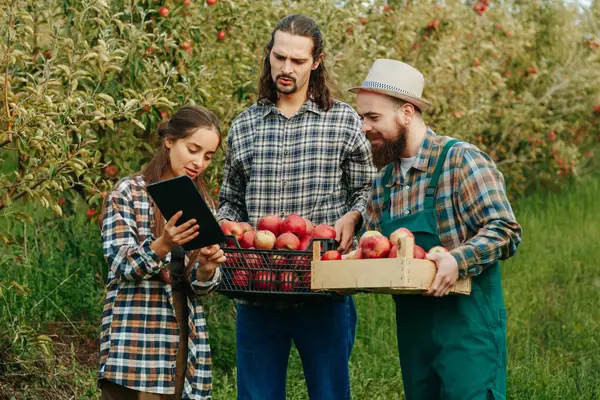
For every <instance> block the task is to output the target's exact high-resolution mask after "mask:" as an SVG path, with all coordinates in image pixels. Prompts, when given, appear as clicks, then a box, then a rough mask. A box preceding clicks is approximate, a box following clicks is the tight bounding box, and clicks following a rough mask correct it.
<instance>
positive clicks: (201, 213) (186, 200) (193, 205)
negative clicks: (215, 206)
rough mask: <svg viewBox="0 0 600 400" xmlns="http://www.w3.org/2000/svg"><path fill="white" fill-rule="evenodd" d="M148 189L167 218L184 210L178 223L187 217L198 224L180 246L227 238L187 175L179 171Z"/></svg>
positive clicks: (192, 247)
mask: <svg viewBox="0 0 600 400" xmlns="http://www.w3.org/2000/svg"><path fill="white" fill-rule="evenodd" d="M147 189H148V193H149V194H150V196H151V197H152V199H153V200H154V202H155V203H156V206H157V207H158V209H159V210H160V212H161V213H162V214H163V216H164V217H165V218H166V220H167V221H168V220H169V219H170V218H171V217H172V216H173V215H175V214H176V213H177V212H178V211H183V215H182V216H181V217H180V218H179V220H178V221H177V225H178V226H179V225H181V224H183V223H185V222H187V221H189V220H190V219H194V218H195V219H196V221H197V222H196V223H197V224H198V225H199V226H200V228H199V229H198V232H199V234H198V236H196V237H195V238H194V239H192V240H190V241H189V242H187V243H186V244H184V245H183V246H182V247H183V248H184V249H185V250H188V251H190V250H195V249H199V248H201V247H206V246H211V245H213V244H219V243H224V242H225V241H226V237H225V235H224V234H223V231H222V230H221V227H220V226H219V223H218V222H217V220H216V219H215V217H214V215H213V213H212V211H211V209H210V207H209V206H208V205H207V204H206V202H205V201H204V199H203V198H202V195H201V194H200V191H199V190H198V188H197V187H196V185H195V184H194V182H193V181H192V179H191V178H190V177H189V176H187V175H182V176H178V177H175V178H171V179H166V180H164V181H160V182H156V183H151V184H149V185H147Z"/></svg>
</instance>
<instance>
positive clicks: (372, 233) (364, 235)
mask: <svg viewBox="0 0 600 400" xmlns="http://www.w3.org/2000/svg"><path fill="white" fill-rule="evenodd" d="M370 236H383V234H382V233H381V232H378V231H366V232H365V233H363V234H362V235H361V236H360V239H359V240H358V241H359V242H360V241H361V240H363V239H365V238H368V237H370Z"/></svg>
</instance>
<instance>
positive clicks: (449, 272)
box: [425, 251, 458, 297]
mask: <svg viewBox="0 0 600 400" xmlns="http://www.w3.org/2000/svg"><path fill="white" fill-rule="evenodd" d="M425 258H426V259H427V260H430V261H433V262H434V263H435V265H436V267H437V273H436V274H435V278H434V279H433V283H432V284H431V287H430V288H429V290H428V291H427V292H426V293H425V294H426V295H429V296H435V297H441V296H445V295H447V294H448V293H450V290H451V289H452V288H453V287H454V285H455V284H456V281H457V280H458V263H457V262H456V259H455V258H454V256H453V255H452V254H451V253H450V252H447V251H446V252H440V253H427V255H426V256H425Z"/></svg>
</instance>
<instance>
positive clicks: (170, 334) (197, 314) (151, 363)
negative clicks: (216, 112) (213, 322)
mask: <svg viewBox="0 0 600 400" xmlns="http://www.w3.org/2000/svg"><path fill="white" fill-rule="evenodd" d="M153 221H154V212H153V207H152V203H151V201H150V198H149V196H148V194H147V192H146V189H145V183H144V179H143V177H141V176H134V177H128V178H124V179H123V180H121V181H120V182H119V183H118V184H117V186H116V187H115V189H114V190H113V191H112V192H111V193H110V195H109V196H108V198H107V202H106V208H105V210H104V218H103V223H102V244H103V249H104V256H105V258H106V260H107V261H108V264H109V266H110V271H109V273H108V284H107V294H106V303H105V305H104V312H103V314H102V332H101V336H100V372H99V376H98V378H99V379H107V380H109V381H111V382H114V383H116V384H119V385H122V386H126V387H128V388H130V389H134V390H138V391H142V392H151V393H160V394H173V393H174V392H175V382H174V377H175V359H176V352H177V348H178V343H179V328H178V326H177V320H176V317H175V309H174V307H173V292H172V289H171V286H170V285H168V284H165V283H163V282H162V281H160V280H158V279H156V278H157V277H158V275H159V272H160V270H161V268H163V267H164V266H165V265H166V264H167V263H168V262H169V260H170V255H167V257H165V258H164V259H162V260H160V259H159V258H158V256H157V254H156V253H155V252H154V251H153V250H152V248H150V243H152V241H153V240H154V238H153V236H152V225H153ZM197 268H198V263H196V264H195V265H194V266H193V267H192V268H191V270H190V273H189V276H188V281H189V282H190V286H191V288H192V290H193V292H194V295H193V296H188V298H187V304H188V311H189V319H188V329H189V340H188V366H187V371H186V380H185V385H184V396H183V398H185V399H207V398H210V395H211V386H212V376H211V353H210V347H209V344H208V332H207V329H206V320H205V318H204V311H203V308H202V305H201V303H200V298H199V296H200V295H205V294H207V293H209V292H210V291H211V290H212V289H214V288H215V286H216V285H217V284H218V283H219V280H220V277H221V271H220V269H218V270H217V271H216V273H215V274H214V276H213V278H212V279H211V280H210V281H207V282H201V281H198V280H197V279H196V271H197Z"/></svg>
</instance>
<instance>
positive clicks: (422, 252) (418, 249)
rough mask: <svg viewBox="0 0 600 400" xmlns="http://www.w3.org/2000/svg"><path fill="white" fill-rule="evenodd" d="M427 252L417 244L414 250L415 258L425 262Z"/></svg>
mask: <svg viewBox="0 0 600 400" xmlns="http://www.w3.org/2000/svg"><path fill="white" fill-rule="evenodd" d="M425 254H426V253H425V250H424V249H423V248H422V247H421V246H418V245H416V244H415V249H414V257H415V258H418V259H420V260H424V259H425Z"/></svg>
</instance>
